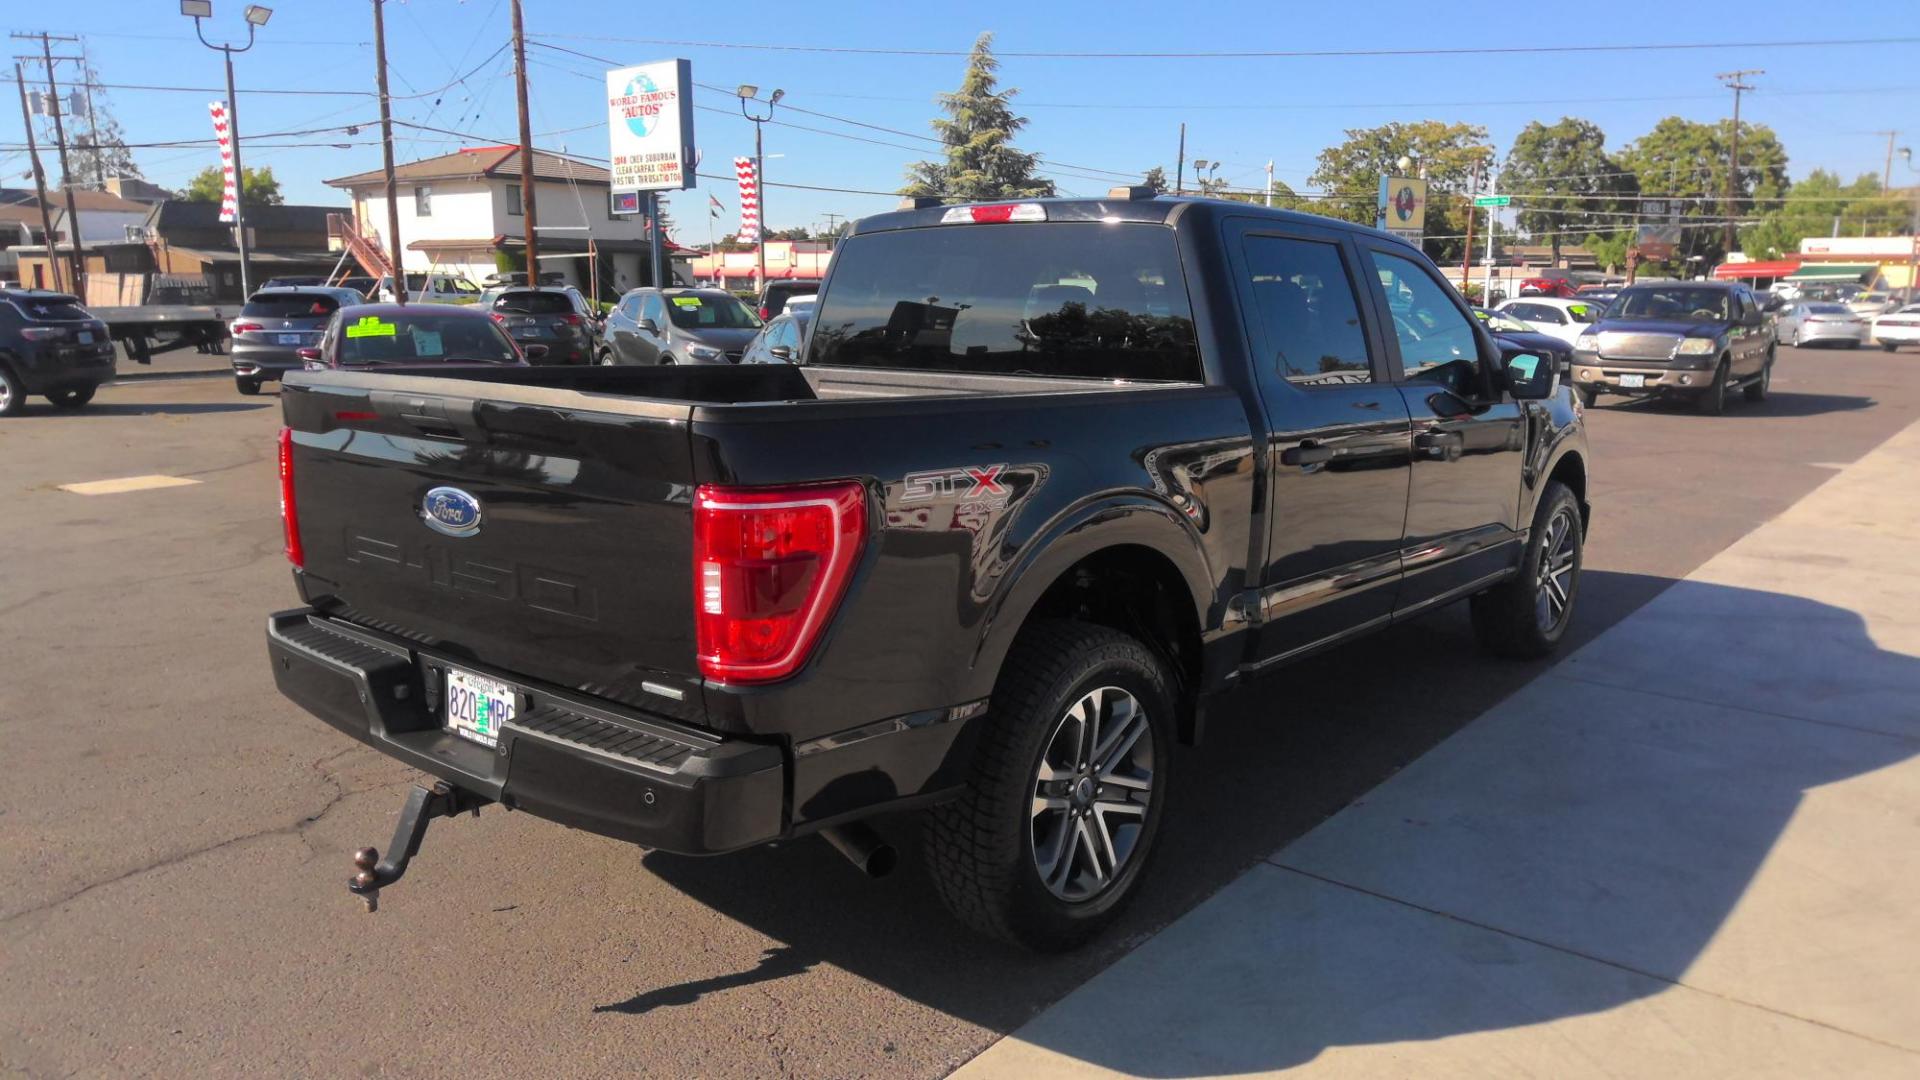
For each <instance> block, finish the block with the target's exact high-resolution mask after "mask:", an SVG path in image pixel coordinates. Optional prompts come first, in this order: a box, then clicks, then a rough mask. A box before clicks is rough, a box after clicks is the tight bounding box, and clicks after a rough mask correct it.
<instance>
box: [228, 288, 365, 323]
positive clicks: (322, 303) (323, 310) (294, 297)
mask: <svg viewBox="0 0 1920 1080" xmlns="http://www.w3.org/2000/svg"><path fill="white" fill-rule="evenodd" d="M338 310H340V301H339V300H338V299H336V298H335V297H334V296H332V295H330V294H328V293H282V294H279V295H268V294H263V293H255V294H254V295H253V299H251V300H248V301H247V306H245V307H243V308H241V309H240V314H242V315H251V316H253V317H254V318H256V319H313V318H319V317H321V316H325V315H331V314H333V313H334V312H336V311H338Z"/></svg>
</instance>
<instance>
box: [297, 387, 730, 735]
mask: <svg viewBox="0 0 1920 1080" xmlns="http://www.w3.org/2000/svg"><path fill="white" fill-rule="evenodd" d="M282 408H283V411H284V414H285V418H286V423H287V426H288V428H289V429H290V431H291V433H292V434H291V440H292V444H291V462H292V473H293V481H294V495H295V504H296V507H297V515H296V516H297V520H298V527H299V535H300V539H301V544H302V547H303V553H304V561H305V570H304V573H303V574H302V575H301V579H302V580H301V587H302V590H303V592H304V593H305V595H306V598H307V600H308V602H309V603H311V604H313V605H314V606H315V607H317V608H319V609H320V610H322V611H324V612H328V613H330V614H334V615H336V616H339V617H342V618H346V619H349V620H351V621H354V622H357V623H360V624H361V625H364V626H367V627H370V628H373V629H376V630H384V631H387V632H389V633H393V634H397V635H400V636H403V637H406V638H410V639H412V640H413V641H415V642H418V643H419V644H420V645H421V646H422V647H424V648H429V649H432V650H434V651H436V652H438V653H439V654H440V655H441V656H443V657H445V658H448V659H451V660H454V661H456V662H458V661H460V660H466V661H469V662H472V663H474V664H476V665H477V666H480V667H482V668H483V669H486V668H490V669H495V670H497V671H498V672H500V673H502V674H505V675H507V676H508V677H512V676H515V675H518V676H521V677H524V678H529V679H537V680H539V681H543V682H547V683H551V684H556V685H559V686H564V687H569V688H572V689H576V690H580V691H583V692H586V693H589V694H594V695H597V696H600V697H604V698H608V699H611V700H614V701H618V702H621V703H624V704H627V705H631V706H635V707H640V708H647V709H653V710H656V711H660V712H664V713H667V714H669V715H673V716H676V717H679V718H681V719H687V720H694V721H698V720H700V719H701V715H700V712H701V710H700V700H701V699H700V693H699V690H698V678H697V672H698V667H697V664H696V663H695V659H694V642H693V585H692V569H691V558H692V555H691V546H692V510H691V503H692V489H693V465H692V461H691V459H690V456H689V453H690V452H689V443H688V435H687V431H688V425H687V420H688V415H689V413H690V410H691V408H692V404H691V403H687V402H672V401H661V400H654V399H644V398H640V399H636V398H621V397H615V396H611V395H601V394H582V393H576V392H574V391H572V390H566V389H555V388H551V387H542V386H510V385H502V384H499V383H495V382H490V381H468V380H464V379H456V378H415V377H408V376H392V375H368V374H344V373H326V374H314V375H295V376H293V377H291V378H290V380H289V382H288V385H287V386H286V388H285V390H284V392H283V393H282ZM443 489H445V490H443ZM467 500H471V501H472V504H471V505H470V504H469V503H468V502H467ZM475 507H477V517H474V519H473V520H472V521H471V522H469V521H468V520H467V519H468V517H469V515H468V513H467V511H468V510H469V509H473V508H475ZM436 510H438V511H439V513H438V514H436ZM643 684H645V685H644V686H643Z"/></svg>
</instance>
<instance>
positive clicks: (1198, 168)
mask: <svg viewBox="0 0 1920 1080" xmlns="http://www.w3.org/2000/svg"><path fill="white" fill-rule="evenodd" d="M1220 164H1221V163H1220V162H1218V161H1208V160H1207V159H1206V158H1194V159H1193V175H1194V178H1195V179H1196V180H1198V181H1199V182H1200V194H1201V195H1209V194H1212V187H1213V176H1214V174H1215V173H1217V172H1219V171H1220Z"/></svg>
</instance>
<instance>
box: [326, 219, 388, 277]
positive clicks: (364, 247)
mask: <svg viewBox="0 0 1920 1080" xmlns="http://www.w3.org/2000/svg"><path fill="white" fill-rule="evenodd" d="M327 236H328V237H330V238H332V239H335V240H338V241H340V245H341V250H342V254H341V260H340V261H341V263H343V264H344V263H345V262H346V257H347V256H349V255H350V256H352V257H353V261H354V262H357V263H359V264H360V268H361V269H362V270H364V271H366V272H367V275H368V276H369V277H372V278H373V279H374V280H375V281H378V280H380V279H381V278H384V277H391V276H392V275H393V263H391V262H389V261H388V259H387V253H386V252H385V251H382V250H381V249H380V240H379V238H378V237H374V236H368V235H367V234H366V233H364V232H362V231H360V226H359V224H358V223H357V222H356V221H354V220H353V218H352V217H350V216H348V215H346V214H328V215H327ZM340 269H341V267H339V266H336V267H334V272H333V274H332V275H330V277H329V280H332V279H335V278H338V277H340V276H341V274H340Z"/></svg>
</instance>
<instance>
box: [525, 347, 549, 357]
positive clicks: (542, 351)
mask: <svg viewBox="0 0 1920 1080" xmlns="http://www.w3.org/2000/svg"><path fill="white" fill-rule="evenodd" d="M526 353H527V359H529V360H545V359H546V358H547V347H546V346H545V345H528V346H527V347H526Z"/></svg>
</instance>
